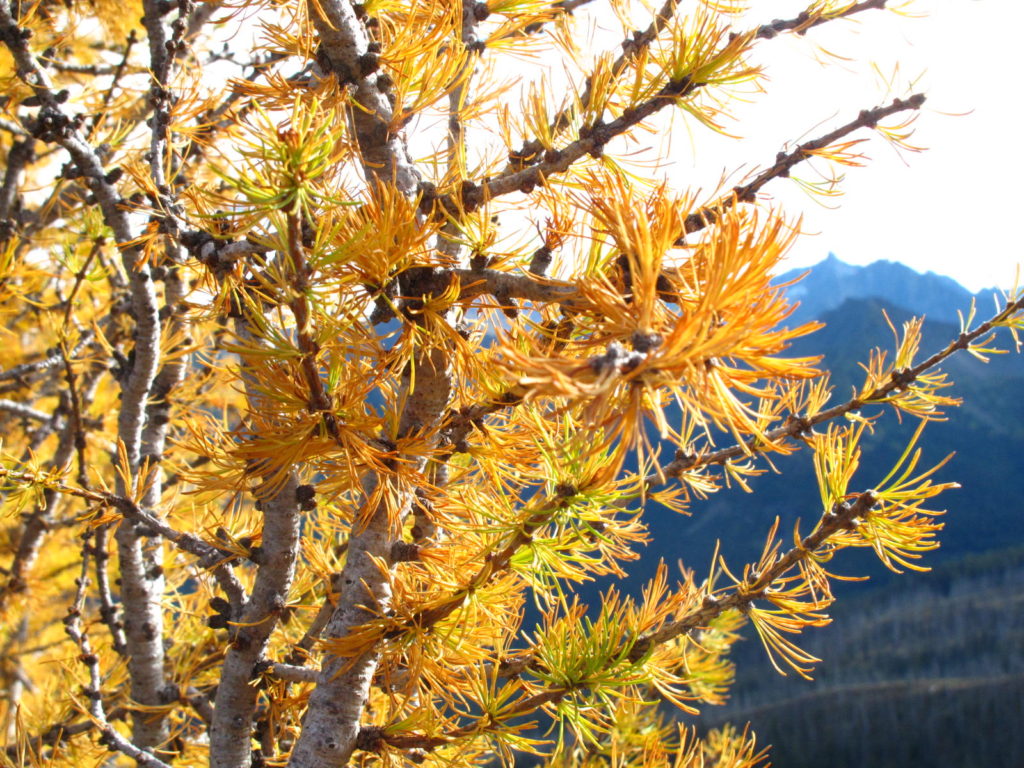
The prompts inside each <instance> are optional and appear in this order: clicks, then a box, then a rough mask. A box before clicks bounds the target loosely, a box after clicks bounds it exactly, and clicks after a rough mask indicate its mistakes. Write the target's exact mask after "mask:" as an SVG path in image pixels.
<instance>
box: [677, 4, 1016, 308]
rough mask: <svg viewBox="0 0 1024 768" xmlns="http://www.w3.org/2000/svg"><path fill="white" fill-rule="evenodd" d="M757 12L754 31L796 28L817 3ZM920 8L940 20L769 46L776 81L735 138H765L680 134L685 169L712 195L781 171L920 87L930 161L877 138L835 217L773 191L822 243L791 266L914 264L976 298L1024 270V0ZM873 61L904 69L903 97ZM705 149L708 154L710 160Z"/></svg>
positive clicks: (777, 188)
mask: <svg viewBox="0 0 1024 768" xmlns="http://www.w3.org/2000/svg"><path fill="white" fill-rule="evenodd" d="M890 4H893V2H892V0H891V2H890ZM751 5H752V6H753V7H754V8H755V11H754V12H753V13H752V15H751V17H750V18H751V22H763V21H770V20H772V19H773V18H789V17H791V16H792V15H794V14H795V13H796V12H798V11H799V9H800V7H801V6H802V5H803V3H801V2H791V1H790V0H759V1H755V2H752V3H751ZM908 10H912V11H916V12H919V13H927V14H928V15H927V16H926V17H924V18H901V17H899V16H896V15H894V14H893V13H888V12H878V11H871V12H867V13H864V14H862V15H861V18H862V19H863V21H862V22H860V23H853V22H841V23H832V24H828V25H825V27H819V28H817V29H815V30H812V31H811V32H810V33H808V34H807V36H806V38H805V39H800V38H797V37H794V36H792V35H788V36H784V37H780V38H776V39H775V40H771V41H766V42H763V43H762V44H761V45H760V46H759V53H758V55H759V57H760V58H759V61H760V62H761V63H763V64H764V66H765V67H766V73H767V74H768V76H769V77H770V81H769V82H768V83H766V88H767V93H766V94H763V95H760V96H758V97H756V98H755V99H754V100H753V101H752V102H751V103H750V104H744V105H741V106H740V108H739V109H737V110H735V113H736V116H737V118H739V122H738V123H735V124H733V126H732V127H733V128H735V130H736V132H740V133H743V134H745V135H747V136H750V137H751V138H750V139H749V140H744V141H741V142H736V141H733V140H728V139H724V138H723V139H718V138H717V137H714V136H713V135H710V134H709V132H708V131H706V130H702V129H694V137H693V138H694V141H693V142H691V141H690V139H689V137H688V136H687V135H686V131H685V129H684V130H683V131H682V132H681V133H682V137H681V138H680V136H679V133H680V132H678V131H677V132H676V135H675V137H674V138H673V144H672V154H673V157H675V159H676V168H678V173H679V174H681V175H684V176H685V175H687V174H692V175H693V177H694V179H697V180H699V181H698V183H700V184H713V182H714V180H715V176H707V175H706V174H707V173H709V171H710V172H713V173H720V169H721V168H723V167H725V168H732V169H736V168H737V167H738V166H740V165H742V164H743V163H749V164H751V165H763V164H766V163H769V162H771V161H772V160H773V159H774V156H775V153H776V152H777V151H778V150H779V149H781V148H782V145H783V144H784V143H785V142H786V141H787V140H793V139H801V138H813V137H816V136H818V135H820V134H822V133H825V132H827V131H829V130H831V129H832V128H833V127H836V126H838V125H841V124H843V123H846V122H848V121H849V120H851V119H852V118H854V117H856V115H857V113H858V112H859V111H860V110H861V109H862V108H865V107H871V106H875V105H878V104H883V103H888V102H889V101H891V99H892V97H893V96H904V95H906V94H907V93H908V92H909V91H908V90H907V87H906V86H907V85H908V84H909V83H911V82H913V81H914V80H918V84H917V86H916V87H914V88H913V89H912V90H914V91H918V90H923V91H924V92H925V93H927V95H928V102H927V104H926V105H925V108H924V109H923V110H922V114H921V115H920V116H919V118H918V121H917V123H916V133H915V135H914V138H913V143H915V144H917V145H923V146H925V147H928V151H926V152H922V153H913V154H911V153H904V154H903V155H902V156H900V155H897V154H896V153H895V152H894V151H893V150H892V149H891V148H890V147H889V146H888V145H887V144H886V143H885V142H884V141H883V140H881V138H878V137H875V138H872V140H871V141H870V142H869V143H867V144H866V145H865V146H864V151H865V152H866V154H867V155H868V156H869V157H870V158H871V162H870V163H869V164H868V165H867V166H866V167H864V168H852V169H848V170H847V171H846V178H845V180H844V183H843V185H842V189H843V190H844V192H845V194H844V195H843V196H842V197H840V198H835V199H831V200H826V201H825V202H826V203H827V204H828V205H830V206H838V207H837V208H836V209H835V210H828V209H826V208H824V207H822V206H821V205H819V203H818V202H816V199H811V198H810V197H809V196H808V195H807V194H806V193H805V192H803V191H801V190H800V189H799V188H798V187H797V186H796V185H795V184H793V183H792V182H786V181H784V180H780V181H776V182H773V183H772V185H770V186H769V187H768V188H767V190H766V191H767V192H768V193H769V194H770V195H771V197H772V198H773V199H774V200H777V201H778V202H780V203H781V204H782V205H783V206H784V208H785V210H786V211H787V212H789V213H791V214H802V215H803V217H804V218H803V223H804V230H805V231H806V232H809V233H815V234H813V235H810V236H805V237H804V238H802V239H801V240H800V241H798V243H797V245H796V246H795V248H794V250H793V253H792V258H791V266H803V265H807V264H812V263H815V262H817V261H820V260H821V259H822V258H824V257H825V255H826V254H827V253H828V252H829V251H834V252H835V253H836V255H837V256H839V257H840V258H841V259H842V260H844V261H847V262H850V263H854V264H866V263H869V262H871V261H875V260H877V259H890V260H894V261H902V262H904V263H905V264H907V265H909V266H911V267H913V268H914V269H916V270H918V271H922V272H924V271H928V270H931V271H934V272H938V273H940V274H946V275H949V276H951V277H953V278H954V279H956V280H957V281H959V282H961V283H962V284H964V285H965V286H967V287H968V288H970V289H972V290H978V289H981V288H983V287H991V286H995V285H1002V286H1006V287H1008V286H1009V285H1010V284H1011V283H1012V280H1013V276H1014V269H1015V265H1016V264H1017V263H1018V262H1021V261H1024V246H1022V244H1021V243H1022V238H1021V235H1020V234H1019V230H1020V227H1021V225H1022V223H1024V213H1022V211H1021V209H1020V202H1019V200H1020V199H1021V194H1020V191H1019V190H1017V189H1016V187H1017V185H1019V184H1022V183H1024V160H1022V151H1024V148H1022V147H1021V146H1019V145H1018V142H1020V141H1021V139H1020V136H1021V134H1022V133H1024V123H1022V118H1024V107H1021V106H1020V100H1021V99H1020V91H1021V89H1020V77H1021V68H1020V63H1019V55H1018V53H1017V45H1019V41H1020V33H1021V31H1022V30H1024V0H915V2H913V3H911V4H910V6H909V9H908ZM818 46H824V47H825V48H827V49H829V50H830V51H832V52H835V53H838V54H841V55H843V56H846V57H849V58H851V59H854V60H855V61H853V62H837V63H836V64H835V65H830V66H829V67H827V68H823V67H821V66H820V65H819V64H818V63H817V62H816V60H815V56H816V55H820V51H818V49H817V47H818ZM872 63H874V64H876V65H877V67H878V70H879V71H880V72H882V73H884V74H885V75H886V76H887V77H888V76H890V75H892V74H893V72H894V71H895V68H896V65H897V64H899V70H898V75H897V78H896V79H897V87H896V89H895V90H894V91H892V92H890V93H887V92H886V85H885V82H884V81H883V79H882V77H880V76H879V74H878V72H876V71H875V70H874V69H872V67H871V66H870V64H872ZM963 113H969V114H963ZM954 114H959V116H953V115H954ZM818 123H820V125H816V124H818ZM860 135H863V136H871V135H872V133H871V132H870V131H865V132H863V133H862V134H860ZM755 136H756V138H755ZM693 146H699V148H700V156H699V157H696V158H695V157H694V155H693V151H692V148H693ZM716 167H717V168H718V169H719V171H714V168H716ZM748 169H749V166H748ZM674 172H675V171H673V173H674ZM702 174H704V175H703V176H702ZM803 175H805V176H806V174H803Z"/></svg>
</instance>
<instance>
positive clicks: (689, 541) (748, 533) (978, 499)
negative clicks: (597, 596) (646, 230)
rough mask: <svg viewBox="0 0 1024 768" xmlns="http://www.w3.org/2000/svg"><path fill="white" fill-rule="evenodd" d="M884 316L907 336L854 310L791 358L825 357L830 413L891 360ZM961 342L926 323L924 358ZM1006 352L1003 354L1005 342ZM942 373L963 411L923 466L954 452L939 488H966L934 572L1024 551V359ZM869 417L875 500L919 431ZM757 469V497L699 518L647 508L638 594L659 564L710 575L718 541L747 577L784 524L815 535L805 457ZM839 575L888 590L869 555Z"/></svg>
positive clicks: (961, 362)
mask: <svg viewBox="0 0 1024 768" xmlns="http://www.w3.org/2000/svg"><path fill="white" fill-rule="evenodd" d="M883 313H885V314H883ZM886 315H888V317H889V319H890V320H891V321H892V323H893V325H894V326H895V327H896V328H897V329H898V330H900V329H901V328H902V325H903V323H904V322H905V321H906V320H909V319H910V318H911V317H912V314H911V313H910V312H909V311H907V310H905V309H902V308H900V307H897V306H894V305H892V304H889V303H887V302H884V301H880V300H878V299H846V300H844V301H843V302H842V304H840V305H839V306H837V307H836V308H834V309H833V310H831V311H829V312H826V313H825V314H824V315H823V316H821V318H820V319H821V320H823V321H824V322H825V327H824V328H823V329H821V330H820V331H818V332H817V333H814V334H813V335H810V336H808V337H805V338H803V339H800V340H798V342H797V343H796V344H794V346H793V348H792V350H791V352H792V353H793V354H796V355H815V354H822V355H824V359H823V360H822V363H821V368H822V369H823V370H830V371H831V372H832V379H831V380H832V382H833V388H834V389H833V391H834V395H833V400H832V401H833V403H835V402H841V401H842V400H846V399H847V398H849V397H850V396H851V394H852V389H853V386H854V385H855V384H860V383H861V382H862V381H863V371H862V370H861V368H860V363H866V362H867V360H868V358H869V354H870V351H871V349H872V348H874V347H880V348H882V349H887V350H892V349H893V346H894V339H893V333H892V330H891V329H890V327H889V324H888V323H887V322H886V319H885V317H886ZM958 333H959V327H958V326H957V325H953V324H949V323H940V322H926V324H925V329H924V334H923V335H924V340H923V344H922V357H924V356H926V355H928V354H930V353H931V352H932V351H934V350H937V349H939V348H941V347H943V346H945V345H946V344H947V343H948V342H949V341H950V340H952V339H954V338H956V336H957V334H958ZM1003 341H1004V344H1003V346H1004V347H1005V346H1006V343H1007V342H1008V341H1009V339H1008V337H1007V338H1006V339H1004V340H1003ZM890 354H891V353H890ZM943 370H944V372H946V373H947V375H948V376H949V378H950V379H951V380H952V381H953V382H954V384H953V386H952V387H950V388H949V389H948V390H946V394H949V395H951V396H956V397H961V398H962V399H963V401H964V405H963V406H962V407H960V408H952V409H949V420H948V421H946V422H936V423H933V424H931V425H929V426H928V428H927V429H926V430H925V435H924V438H923V440H922V443H923V446H924V458H923V459H922V466H924V465H927V466H931V465H932V464H935V463H937V462H939V461H940V460H941V459H942V458H943V457H945V456H946V455H947V454H948V453H951V452H955V454H956V455H955V456H954V457H953V458H952V460H951V461H950V462H949V464H947V465H946V466H945V467H944V468H943V469H942V470H941V472H940V474H939V476H938V479H939V480H940V481H953V480H955V481H957V482H959V483H960V485H961V486H962V487H961V488H960V489H958V490H953V491H950V492H948V493H947V494H945V495H943V496H942V497H940V498H939V499H938V500H937V503H936V506H937V507H938V508H939V509H948V510H949V514H947V515H946V516H945V517H944V518H943V521H944V522H945V524H946V530H945V531H944V532H943V534H942V536H941V541H942V548H941V549H940V550H939V551H937V552H933V553H929V554H928V555H927V556H926V559H927V562H929V563H936V562H941V561H944V560H949V559H956V558H958V557H961V556H963V555H965V554H969V553H977V552H985V551H988V550H992V549H996V548H1000V547H1003V546H1007V545H1011V544H1017V543H1022V544H1024V511H1022V508H1021V504H1020V502H1019V488H1018V487H1017V482H1016V481H1017V479H1018V478H1019V477H1020V476H1021V473H1022V470H1024V397H1021V393H1024V357H1022V356H1021V355H1017V354H1010V355H1001V356H994V357H993V359H992V361H991V362H990V363H988V364H985V363H982V362H980V361H978V360H976V359H974V358H973V357H971V356H970V355H968V354H966V353H963V352H959V353H957V354H956V355H954V356H953V357H952V358H951V359H950V360H948V361H947V364H946V365H945V366H943ZM864 413H865V414H871V413H878V414H881V417H880V418H879V419H878V420H877V421H876V426H875V430H874V433H873V434H868V435H865V438H864V440H863V444H862V447H863V456H862V460H861V467H860V469H859V471H858V473H857V475H856V476H855V479H854V486H855V488H870V487H872V486H873V485H875V484H876V483H877V482H878V481H880V480H881V479H882V478H883V477H884V476H885V475H886V474H887V473H888V471H889V469H890V468H891V466H892V464H893V463H894V462H895V461H896V459H897V458H898V457H899V455H900V453H902V451H903V448H904V447H905V445H906V444H907V441H908V440H909V439H910V437H911V435H912V434H913V430H914V428H915V427H916V426H917V424H916V421H915V420H913V419H906V418H905V419H904V420H903V423H902V424H901V423H900V422H899V420H898V419H897V418H896V417H895V415H894V414H893V413H892V411H891V409H886V408H881V407H876V408H874V409H865V410H864ZM666 416H667V418H668V419H669V421H670V422H672V421H673V420H678V419H679V414H678V413H676V412H672V413H667V414H666ZM756 462H757V463H758V464H759V465H760V466H761V467H763V468H764V469H765V470H766V474H765V475H763V476H760V477H755V478H753V479H752V480H751V481H750V485H751V488H752V490H753V493H752V494H748V493H745V492H743V491H742V490H740V489H738V488H733V489H724V490H722V491H720V492H718V493H715V494H713V495H711V496H710V497H709V498H708V499H706V500H695V501H694V503H693V504H692V507H691V509H692V516H691V517H688V518H685V519H682V520H680V519H679V518H678V516H677V515H675V514H674V513H671V512H669V511H667V510H665V509H663V508H660V507H657V506H655V505H650V507H649V509H648V513H647V515H646V517H645V520H646V522H647V523H648V525H649V526H650V528H651V538H652V540H651V542H650V543H649V544H648V545H647V546H646V547H645V548H644V549H643V550H642V551H641V552H640V554H641V560H640V562H638V563H634V564H632V566H631V568H630V569H629V570H630V574H631V576H632V577H633V579H632V582H631V583H632V584H633V585H634V586H637V585H638V584H639V583H640V581H641V580H642V579H645V578H649V577H650V576H651V575H653V573H654V570H655V568H656V566H657V562H658V561H659V560H660V559H662V558H664V559H665V560H666V561H668V562H670V563H674V562H676V561H677V560H679V559H682V561H683V562H684V563H685V564H686V565H687V566H688V567H691V568H695V569H697V570H698V571H703V570H706V568H707V565H708V562H707V559H708V558H709V557H710V553H711V552H712V551H713V550H714V547H715V542H716V540H717V541H720V542H721V552H722V554H723V555H724V556H725V557H726V560H727V562H729V563H732V564H734V565H735V566H737V567H740V566H742V564H743V563H744V562H748V561H750V560H753V559H756V557H757V556H758V555H759V554H760V551H761V546H762V544H763V539H762V538H757V536H755V535H754V534H755V533H760V534H762V535H763V533H765V532H767V530H768V528H769V527H770V526H771V524H772V522H773V521H774V519H775V518H776V516H778V517H779V518H780V519H781V521H782V526H781V528H780V531H782V532H789V531H792V529H793V525H794V524H795V523H796V521H797V519H801V520H803V521H805V525H806V524H808V523H809V521H811V520H813V519H814V518H815V517H816V516H817V514H818V513H819V512H820V500H819V497H818V490H817V484H816V481H815V478H814V470H813V465H812V463H811V455H810V453H809V452H808V451H806V450H801V451H797V452H796V453H795V454H793V455H792V456H789V457H781V458H774V457H773V465H774V467H775V468H776V469H777V470H778V473H777V472H775V471H774V470H772V469H771V468H770V467H769V465H768V464H767V462H766V461H765V460H764V459H757V460H756ZM836 568H837V570H838V572H840V573H846V574H870V575H873V576H874V577H876V578H877V579H881V580H882V581H885V580H888V578H889V574H888V572H887V571H885V570H884V569H883V568H882V567H881V566H880V565H879V564H878V562H877V559H876V558H875V557H874V555H873V554H872V553H871V552H867V551H857V552H844V553H843V556H842V557H841V558H840V559H838V560H837V563H836ZM847 588H849V587H847ZM854 588H856V587H854Z"/></svg>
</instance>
